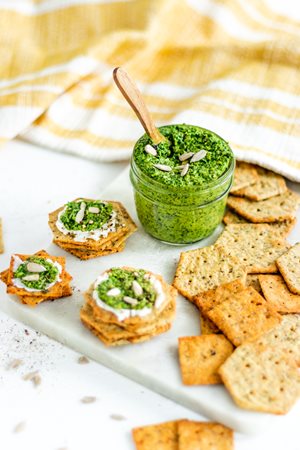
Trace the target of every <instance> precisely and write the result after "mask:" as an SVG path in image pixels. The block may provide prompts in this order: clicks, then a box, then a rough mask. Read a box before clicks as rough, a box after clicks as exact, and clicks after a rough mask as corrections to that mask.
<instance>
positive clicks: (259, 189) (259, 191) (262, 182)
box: [232, 167, 287, 202]
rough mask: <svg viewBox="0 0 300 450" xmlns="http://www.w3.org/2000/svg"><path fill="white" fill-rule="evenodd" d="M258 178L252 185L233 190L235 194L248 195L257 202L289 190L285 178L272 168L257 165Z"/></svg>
mask: <svg viewBox="0 0 300 450" xmlns="http://www.w3.org/2000/svg"><path fill="white" fill-rule="evenodd" d="M257 173H258V180H257V181H256V183H254V184H252V185H251V186H247V187H244V188H243V189H238V190H235V191H233V192H232V193H233V195H237V196H238V197H247V198H249V199H250V200H254V201H256V202H258V201H260V200H266V199H267V198H271V197H275V196H276V195H280V194H283V193H284V192H286V191H287V187H286V183H285V180H284V178H283V177H282V176H281V175H278V174H277V173H274V172H272V171H271V170H266V169H263V168H262V167H257Z"/></svg>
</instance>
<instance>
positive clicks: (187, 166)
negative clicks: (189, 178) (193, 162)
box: [180, 164, 190, 177]
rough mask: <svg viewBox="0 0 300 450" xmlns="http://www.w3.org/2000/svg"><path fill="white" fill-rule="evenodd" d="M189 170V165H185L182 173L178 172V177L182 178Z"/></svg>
mask: <svg viewBox="0 0 300 450" xmlns="http://www.w3.org/2000/svg"><path fill="white" fill-rule="evenodd" d="M189 168H190V165H189V164H185V166H184V168H183V169H182V171H181V172H180V175H181V176H182V177H184V176H185V175H186V174H187V173H188V171H189Z"/></svg>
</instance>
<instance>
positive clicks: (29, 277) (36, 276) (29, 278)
mask: <svg viewBox="0 0 300 450" xmlns="http://www.w3.org/2000/svg"><path fill="white" fill-rule="evenodd" d="M39 279H40V276H39V274H38V273H33V274H32V275H25V277H23V278H22V280H24V281H38V280H39Z"/></svg>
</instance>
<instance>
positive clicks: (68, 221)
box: [60, 200, 113, 231]
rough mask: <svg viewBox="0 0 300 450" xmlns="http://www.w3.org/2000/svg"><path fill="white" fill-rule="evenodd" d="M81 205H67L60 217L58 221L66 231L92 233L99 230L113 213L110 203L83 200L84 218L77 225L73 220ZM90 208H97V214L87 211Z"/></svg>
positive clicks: (71, 203)
mask: <svg viewBox="0 0 300 450" xmlns="http://www.w3.org/2000/svg"><path fill="white" fill-rule="evenodd" d="M81 203H82V202H81V201H77V202H69V203H67V205H66V209H65V211H64V213H63V214H62V215H61V216H60V220H61V221H62V223H63V224H64V226H65V227H66V228H67V230H72V231H78V230H79V231H92V230H96V229H99V228H101V227H102V226H103V225H104V224H105V223H107V222H108V221H109V219H110V217H111V213H112V211H113V207H112V205H111V204H110V203H103V202H101V201H100V200H91V201H85V200H84V203H85V204H86V209H85V213H84V217H83V220H82V221H81V222H80V223H77V222H76V221H75V218H76V215H77V213H78V211H79V210H80V205H81ZM90 206H95V207H97V208H99V210H100V211H99V213H91V212H89V211H88V209H89V207H90ZM90 221H92V223H90Z"/></svg>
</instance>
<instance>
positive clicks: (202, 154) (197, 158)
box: [190, 150, 207, 163]
mask: <svg viewBox="0 0 300 450" xmlns="http://www.w3.org/2000/svg"><path fill="white" fill-rule="evenodd" d="M206 155H207V151H206V150H200V151H199V152H197V153H195V154H194V156H193V157H192V159H191V160H190V162H191V163H193V162H197V161H200V160H201V159H203V158H205V156H206Z"/></svg>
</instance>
